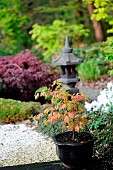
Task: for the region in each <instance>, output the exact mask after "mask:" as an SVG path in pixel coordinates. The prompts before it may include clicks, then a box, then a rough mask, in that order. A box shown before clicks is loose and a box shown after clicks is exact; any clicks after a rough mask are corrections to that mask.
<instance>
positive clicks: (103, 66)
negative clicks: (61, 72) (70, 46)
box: [74, 43, 110, 81]
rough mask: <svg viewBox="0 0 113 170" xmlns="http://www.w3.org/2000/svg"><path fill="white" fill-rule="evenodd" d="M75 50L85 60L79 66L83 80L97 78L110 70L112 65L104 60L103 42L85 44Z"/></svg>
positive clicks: (79, 72)
mask: <svg viewBox="0 0 113 170" xmlns="http://www.w3.org/2000/svg"><path fill="white" fill-rule="evenodd" d="M74 52H75V53H76V54H77V55H78V56H79V57H81V58H82V59H83V60H84V61H83V63H82V64H80V65H79V66H78V74H79V76H80V79H81V80H82V81H88V80H96V79H98V78H100V76H101V75H102V74H105V73H107V72H108V70H109V67H110V66H109V64H108V63H106V62H105V61H104V52H103V47H102V44H100V43H96V44H92V45H90V46H87V45H84V46H83V47H81V48H80V47H79V48H75V49H74Z"/></svg>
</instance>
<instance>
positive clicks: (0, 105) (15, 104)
mask: <svg viewBox="0 0 113 170" xmlns="http://www.w3.org/2000/svg"><path fill="white" fill-rule="evenodd" d="M41 110H42V106H41V105H40V103H38V102H21V101H17V100H12V99H4V98H0V122H5V123H14V122H16V121H22V120H24V119H26V118H28V117H30V116H31V115H32V114H33V115H35V114H38V113H39V112H40V111H41Z"/></svg>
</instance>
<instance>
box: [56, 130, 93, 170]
mask: <svg viewBox="0 0 113 170" xmlns="http://www.w3.org/2000/svg"><path fill="white" fill-rule="evenodd" d="M67 133H70V132H65V133H61V134H58V135H56V136H55V137H54V143H55V144H56V154H57V156H58V157H59V159H60V161H61V162H62V163H63V165H64V166H65V167H67V168H76V169H82V168H85V167H86V166H87V165H88V162H89V161H90V160H91V158H92V156H93V144H94V140H95V138H94V136H93V135H92V134H91V133H89V132H84V133H85V134H86V135H90V140H88V141H85V142H83V143H68V142H65V143H62V142H59V138H62V136H63V135H66V134H67Z"/></svg>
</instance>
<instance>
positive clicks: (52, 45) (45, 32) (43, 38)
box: [30, 20, 89, 61]
mask: <svg viewBox="0 0 113 170" xmlns="http://www.w3.org/2000/svg"><path fill="white" fill-rule="evenodd" d="M30 34H32V36H31V37H32V39H33V40H36V46H35V48H36V49H37V50H38V51H40V52H41V53H42V54H43V55H44V56H45V58H44V60H45V61H51V59H50V55H53V54H54V53H55V51H59V50H60V49H61V48H62V46H63V45H64V39H65V36H66V35H69V37H70V41H71V44H73V45H74V44H75V42H76V43H79V42H80V41H82V42H83V40H85V38H86V37H87V36H88V35H89V30H88V29H85V28H84V25H82V24H76V23H74V24H72V23H71V24H70V23H68V22H65V21H61V20H55V21H54V22H53V23H52V24H51V25H42V26H41V25H39V24H34V25H33V29H32V30H31V31H30Z"/></svg>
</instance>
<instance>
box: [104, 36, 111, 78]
mask: <svg viewBox="0 0 113 170" xmlns="http://www.w3.org/2000/svg"><path fill="white" fill-rule="evenodd" d="M103 51H104V55H105V60H106V61H108V62H109V63H110V66H111V68H110V70H109V74H110V75H113V37H108V38H107V41H105V42H104V43H103Z"/></svg>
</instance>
